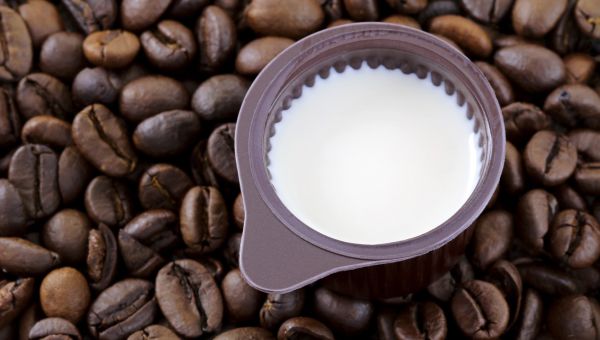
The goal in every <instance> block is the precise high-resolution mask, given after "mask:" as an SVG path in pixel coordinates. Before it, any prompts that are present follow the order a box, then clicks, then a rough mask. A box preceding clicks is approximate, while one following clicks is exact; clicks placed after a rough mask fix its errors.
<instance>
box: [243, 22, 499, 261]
mask: <svg viewBox="0 0 600 340" xmlns="http://www.w3.org/2000/svg"><path fill="white" fill-rule="evenodd" d="M361 39H362V40H367V39H384V40H390V39H391V40H393V41H394V42H397V43H398V46H399V50H402V49H404V50H405V51H409V50H410V49H409V48H413V49H414V48H415V46H418V48H422V49H424V50H429V51H430V52H431V53H433V54H432V55H434V56H435V58H436V59H437V58H439V59H438V60H444V61H445V62H449V63H450V64H452V65H453V67H454V69H453V70H452V72H455V73H453V74H456V75H458V76H460V78H461V80H463V81H467V82H468V84H467V85H469V88H470V90H471V92H472V94H473V95H474V97H475V100H476V101H477V104H478V105H479V106H480V109H481V112H482V116H484V119H483V120H484V122H483V123H484V124H483V126H481V128H482V129H486V130H487V135H488V136H489V138H487V143H488V145H487V150H489V151H488V152H487V155H486V157H485V158H484V160H483V162H482V170H483V171H482V173H481V176H480V179H479V181H478V183H477V185H476V186H475V188H474V189H473V191H472V193H471V195H470V196H469V198H468V199H467V201H466V202H465V203H464V204H463V205H462V206H461V208H460V209H459V210H458V211H456V213H455V214H454V215H452V216H451V217H450V218H449V219H448V220H446V221H445V222H444V223H442V224H441V225H439V226H437V227H435V228H433V229H431V230H429V231H428V232H426V233H424V234H421V235H419V236H416V237H413V238H409V239H405V240H400V241H395V242H389V243H382V244H373V245H370V244H357V243H350V242H346V241H341V240H338V239H335V238H332V237H330V236H327V235H325V234H322V233H320V232H318V231H316V230H315V229H312V228H311V227H309V226H307V225H306V224H304V223H303V222H302V221H300V220H299V219H298V218H297V217H296V216H294V215H293V214H292V213H291V212H290V211H289V209H287V208H286V206H285V205H284V204H283V202H282V201H281V200H280V199H279V197H278V195H277V193H276V192H275V189H274V187H273V185H272V183H271V181H270V179H269V175H268V170H267V165H266V164H265V162H264V157H265V155H266V153H267V152H268V150H267V149H266V146H265V145H264V144H265V143H264V140H265V135H268V134H269V133H270V132H269V129H268V127H267V125H268V124H267V123H266V122H267V121H268V119H269V116H270V115H272V114H273V112H272V111H273V110H272V105H273V103H274V101H275V100H276V98H277V96H278V95H279V94H280V92H281V90H282V88H283V83H284V80H285V79H287V78H289V77H290V75H291V73H293V70H296V71H297V68H298V67H300V66H301V64H302V63H303V62H306V60H310V59H311V58H313V59H314V58H319V56H323V51H328V52H329V53H331V51H332V49H335V48H336V47H338V46H342V45H345V44H349V43H352V42H356V41H358V40H361ZM400 46H402V47H401V48H400ZM300 72H301V71H300ZM267 138H268V137H267ZM505 143H506V142H505V132H504V122H503V118H502V113H501V109H500V106H499V104H498V101H497V99H496V96H495V93H494V91H493V89H492V87H491V85H490V84H489V83H488V81H487V79H486V78H485V76H484V75H483V73H481V71H480V70H479V69H478V68H477V66H476V65H474V64H473V63H472V62H471V61H470V60H469V59H468V58H467V57H466V56H465V55H464V54H462V53H461V52H459V51H458V50H457V49H455V48H454V47H452V46H451V45H449V44H448V43H446V42H444V41H443V40H441V39H439V38H437V37H435V36H433V35H431V34H429V33H426V32H423V31H420V30H416V29H413V28H409V27H406V26H401V25H397V24H388V23H353V24H347V25H342V26H338V27H334V28H330V29H326V30H323V31H319V32H317V33H314V34H312V35H310V36H307V37H305V38H303V39H301V40H299V41H298V42H296V43H294V44H293V45H292V46H290V47H288V48H287V49H286V50H284V51H283V52H282V53H280V54H279V55H278V56H277V57H275V58H274V59H273V60H272V61H271V62H270V63H269V64H268V65H267V66H266V67H265V68H264V69H263V70H262V71H261V73H260V74H259V75H258V76H257V77H256V79H255V80H254V82H253V83H252V85H251V87H250V89H249V90H248V92H247V94H246V97H245V99H244V102H243V104H242V106H241V109H240V113H239V116H238V122H237V126H236V136H235V149H236V161H237V166H238V174H239V178H240V186H241V189H242V194H244V195H245V193H246V191H253V193H255V194H256V195H253V196H258V197H252V198H250V199H262V200H263V202H264V203H265V205H266V206H267V207H268V209H270V213H272V214H273V215H274V216H275V217H276V219H277V220H278V221H279V222H280V223H281V225H282V227H285V228H287V229H289V230H290V231H291V232H293V233H294V234H295V235H297V236H298V237H300V238H302V239H303V240H304V241H306V242H309V243H311V244H313V245H315V246H317V247H319V248H322V249H325V250H327V251H330V252H333V253H336V254H339V255H343V256H348V257H352V258H358V259H365V260H392V261H398V260H403V259H408V258H413V257H416V256H419V255H423V254H425V253H428V252H431V251H433V250H435V249H438V248H440V247H442V246H443V245H445V244H446V243H448V242H449V241H451V240H452V239H454V238H456V237H457V236H459V235H460V234H461V233H463V232H465V230H467V229H468V228H469V227H470V226H471V225H472V224H473V223H474V222H475V220H476V218H477V217H478V216H479V215H480V214H481V213H482V212H483V210H484V209H485V207H486V205H487V203H488V202H489V200H490V199H491V197H492V195H493V193H494V191H495V190H496V187H497V184H498V182H499V180H500V175H501V173H502V168H503V164H504V149H505ZM249 196H250V195H249ZM264 213H265V212H260V211H252V210H250V211H246V216H247V217H246V220H252V218H248V216H251V215H253V214H264Z"/></svg>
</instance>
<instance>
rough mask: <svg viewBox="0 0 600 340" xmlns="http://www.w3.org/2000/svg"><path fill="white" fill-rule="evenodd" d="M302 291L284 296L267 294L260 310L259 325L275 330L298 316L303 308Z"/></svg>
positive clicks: (303, 292) (303, 293)
mask: <svg viewBox="0 0 600 340" xmlns="http://www.w3.org/2000/svg"><path fill="white" fill-rule="evenodd" d="M305 295H306V294H305V291H304V289H297V290H294V291H291V292H289V293H286V294H269V295H267V300H266V301H265V303H264V304H263V306H262V307H261V309H260V313H259V316H260V325H261V326H262V327H264V328H267V329H271V330H275V329H277V328H278V327H279V325H281V323H282V322H284V321H285V320H287V319H290V318H293V317H296V316H299V315H300V313H301V312H302V308H304V299H305Z"/></svg>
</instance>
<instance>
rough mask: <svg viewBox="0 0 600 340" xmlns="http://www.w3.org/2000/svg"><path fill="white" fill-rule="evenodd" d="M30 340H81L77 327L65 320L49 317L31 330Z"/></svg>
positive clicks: (37, 323)
mask: <svg viewBox="0 0 600 340" xmlns="http://www.w3.org/2000/svg"><path fill="white" fill-rule="evenodd" d="M28 339H31V340H53V339H65V340H81V334H79V331H78V330H77V327H75V325H73V324H72V323H71V322H69V321H68V320H65V319H63V318H55V317H49V318H46V319H43V320H40V321H38V322H36V323H35V325H33V327H32V328H31V330H30V332H29V334H28Z"/></svg>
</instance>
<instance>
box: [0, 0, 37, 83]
mask: <svg viewBox="0 0 600 340" xmlns="http://www.w3.org/2000/svg"><path fill="white" fill-rule="evenodd" d="M0 16H1V17H2V22H1V23H0V32H1V33H0V41H1V42H2V46H4V48H3V52H2V65H1V66H0V80H4V81H17V80H19V79H21V78H22V77H24V76H25V75H26V74H27V73H29V70H31V66H32V62H33V47H32V42H31V36H30V35H29V31H28V29H27V26H26V25H25V22H24V21H23V18H21V16H20V15H19V14H17V12H15V11H13V10H12V9H10V8H8V7H6V6H0Z"/></svg>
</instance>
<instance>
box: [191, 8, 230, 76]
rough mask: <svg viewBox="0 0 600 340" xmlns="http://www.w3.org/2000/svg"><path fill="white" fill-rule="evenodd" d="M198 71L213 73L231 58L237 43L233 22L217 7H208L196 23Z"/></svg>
mask: <svg viewBox="0 0 600 340" xmlns="http://www.w3.org/2000/svg"><path fill="white" fill-rule="evenodd" d="M196 37H197V39H198V46H199V50H200V69H201V70H203V71H208V72H214V71H216V70H218V69H220V68H221V67H222V66H224V64H225V63H227V62H228V61H229V60H230V59H231V58H232V56H233V53H234V52H235V48H236V43H237V33H236V27H235V23H234V21H233V20H232V19H231V17H229V15H228V14H227V13H226V12H225V11H224V10H222V9H221V8H220V7H217V6H208V7H206V8H205V9H204V11H202V15H201V16H200V17H199V18H198V21H197V22H196Z"/></svg>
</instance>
